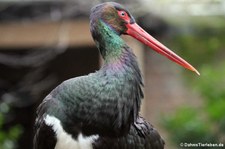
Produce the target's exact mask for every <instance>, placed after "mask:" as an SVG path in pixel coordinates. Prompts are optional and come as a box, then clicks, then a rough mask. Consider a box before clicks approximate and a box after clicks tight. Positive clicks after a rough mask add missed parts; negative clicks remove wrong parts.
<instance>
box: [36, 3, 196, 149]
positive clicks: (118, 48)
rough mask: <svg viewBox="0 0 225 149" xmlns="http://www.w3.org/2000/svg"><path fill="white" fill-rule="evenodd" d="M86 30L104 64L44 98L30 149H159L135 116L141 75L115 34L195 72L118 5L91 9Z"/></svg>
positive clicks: (148, 129) (147, 126) (151, 133)
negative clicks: (88, 30) (88, 26)
mask: <svg viewBox="0 0 225 149" xmlns="http://www.w3.org/2000/svg"><path fill="white" fill-rule="evenodd" d="M90 27H91V34H92V36H93V39H94V41H95V43H96V46H97V48H98V49H99V51H100V53H101V55H102V57H103V59H104V64H103V66H102V67H101V69H100V70H98V71H96V72H95V73H91V74H89V75H86V76H81V77H76V78H72V79H69V80H66V81H64V82H63V83H61V84H60V85H59V86H57V87H56V88H55V89H54V90H52V91H51V92H50V94H49V95H47V96H46V97H45V99H44V100H43V102H42V103H41V104H40V105H39V107H38V110H37V118H36V121H35V136H34V149H161V148H164V141H163V140H162V138H161V137H160V135H159V134H158V132H157V131H156V130H155V129H154V128H153V127H152V125H151V124H149V123H148V122H146V121H145V120H144V119H143V118H142V117H140V116H139V110H140V104H141V99H142V98H143V92H142V88H141V87H142V85H143V83H142V76H141V73H140V69H139V67H138V63H137V61H136V57H135V55H134V54H133V52H132V50H131V49H130V48H129V47H128V46H127V45H126V43H125V42H124V40H123V39H122V38H121V37H120V35H121V34H125V35H130V36H132V37H134V38H136V39H137V40H139V41H141V42H142V43H144V44H146V45H147V46H149V47H151V48H152V49H153V50H155V51H156V52H158V53H160V54H162V55H164V56H166V57H167V58H169V59H171V60H172V61H174V62H176V63H178V64H180V65H181V66H183V67H185V68H187V69H189V70H192V71H195V72H196V73H197V74H199V73H198V71H197V70H196V69H195V68H194V67H192V66H191V65H190V64H189V63H187V62H186V61H185V60H183V59H182V58H180V57H179V56H177V55H176V54H175V53H173V52H172V51H171V50H169V49H168V48H167V47H165V46H164V45H162V44H161V43H160V42H158V41H157V40H156V39H154V38H153V37H152V36H150V35H149V34H148V33H147V32H145V31H144V30H143V29H142V28H141V27H139V26H138V25H137V24H136V23H135V20H134V18H133V17H132V15H131V14H130V13H129V11H128V10H126V9H125V8H124V7H123V6H121V5H120V4H118V3H115V2H106V3H102V4H99V5H97V6H95V7H94V8H92V10H91V16H90Z"/></svg>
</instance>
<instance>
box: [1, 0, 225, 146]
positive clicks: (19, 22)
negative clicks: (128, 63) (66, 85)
mask: <svg viewBox="0 0 225 149" xmlns="http://www.w3.org/2000/svg"><path fill="white" fill-rule="evenodd" d="M104 1H105V0H93V1H90V2H88V1H83V0H70V1H69V0H64V1H60V0H56V1H53V0H26V1H24V0H10V1H0V149H31V148H32V137H33V124H34V119H35V111H36V107H37V106H38V105H39V103H40V102H41V101H42V99H43V98H44V97H45V96H46V95H47V94H48V93H49V92H50V91H51V90H52V89H53V88H54V87H55V86H57V85H58V84H59V83H61V82H62V81H63V80H66V79H68V78H71V77H75V76H80V75H85V74H88V73H90V72H94V71H96V70H98V69H99V67H100V65H101V62H102V60H101V57H100V55H99V52H98V50H97V49H96V47H95V45H94V43H93V41H92V38H91V35H90V33H89V12H90V9H91V7H92V6H94V5H95V4H98V3H100V2H104ZM119 2H120V3H122V4H124V5H125V6H126V7H128V8H129V10H130V12H132V14H133V16H134V17H135V18H136V21H137V22H138V24H140V26H142V27H143V28H144V29H145V30H146V31H148V32H149V33H150V34H151V35H153V36H155V37H156V38H157V39H158V40H159V41H161V42H162V43H163V44H165V45H167V47H169V48H170V49H172V50H173V51H175V52H176V53H178V54H179V55H180V56H181V57H183V58H185V59H186V60H187V61H188V62H190V63H191V64H193V66H195V67H196V68H197V69H198V70H199V72H200V73H201V76H198V75H196V74H194V73H192V72H189V71H187V70H184V69H183V68H181V67H180V66H178V65H177V64H175V63H173V62H170V61H169V60H167V59H166V58H165V57H162V56H161V55H158V54H157V53H155V52H152V50H150V49H149V48H146V47H145V46H144V45H142V44H139V43H138V42H136V41H135V40H134V39H130V38H125V40H127V42H128V44H129V45H130V46H131V47H132V48H133V49H134V51H135V52H136V54H137V55H138V58H139V63H140V65H141V68H142V72H143V76H144V80H145V89H144V90H145V99H144V101H143V104H142V111H141V113H142V115H143V116H144V117H145V118H146V119H147V120H148V121H149V122H151V123H152V124H153V125H154V126H155V127H156V128H157V129H158V131H159V132H160V134H161V135H162V137H163V138H164V139H165V141H166V147H165V148H166V149H173V148H181V147H180V143H199V142H200V143H218V144H219V143H223V144H224V145H225V77H224V76H225V51H224V50H225V1H223V0H198V1H196V0H130V1H125V0H120V1H119ZM214 148H215V147H214Z"/></svg>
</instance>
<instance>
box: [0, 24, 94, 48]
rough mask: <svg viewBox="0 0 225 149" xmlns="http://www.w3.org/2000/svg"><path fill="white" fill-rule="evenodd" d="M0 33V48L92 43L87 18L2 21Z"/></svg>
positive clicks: (84, 44)
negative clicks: (48, 20) (51, 20)
mask: <svg viewBox="0 0 225 149" xmlns="http://www.w3.org/2000/svg"><path fill="white" fill-rule="evenodd" d="M0 35H1V36H0V48H26V47H37V46H49V45H55V44H59V43H60V42H63V43H64V44H68V45H69V46H86V45H90V46H92V45H94V43H93V40H92V37H91V34H90V29H89V21H87V20H79V21H61V22H23V23H17V22H14V23H2V24H0Z"/></svg>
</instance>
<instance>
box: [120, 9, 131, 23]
mask: <svg viewBox="0 0 225 149" xmlns="http://www.w3.org/2000/svg"><path fill="white" fill-rule="evenodd" d="M118 15H119V17H120V18H121V19H123V20H125V21H127V22H129V21H130V17H129V15H128V14H127V12H126V11H124V10H120V11H118Z"/></svg>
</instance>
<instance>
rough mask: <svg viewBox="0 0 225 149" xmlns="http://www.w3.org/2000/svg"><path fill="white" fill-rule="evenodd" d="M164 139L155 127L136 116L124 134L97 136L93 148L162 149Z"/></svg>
mask: <svg viewBox="0 0 225 149" xmlns="http://www.w3.org/2000/svg"><path fill="white" fill-rule="evenodd" d="M164 144H165V143H164V141H163V139H162V138H161V136H160V135H159V133H158V132H157V130H156V129H155V128H153V126H152V125H151V124H149V123H148V122H146V121H145V120H144V119H143V118H141V117H138V118H137V120H136V122H135V123H134V124H132V125H131V128H130V131H129V133H128V134H127V135H126V136H123V137H119V138H106V137H99V138H98V139H97V140H95V142H94V143H93V147H94V149H163V148H164Z"/></svg>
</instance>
